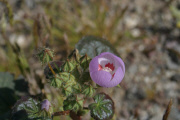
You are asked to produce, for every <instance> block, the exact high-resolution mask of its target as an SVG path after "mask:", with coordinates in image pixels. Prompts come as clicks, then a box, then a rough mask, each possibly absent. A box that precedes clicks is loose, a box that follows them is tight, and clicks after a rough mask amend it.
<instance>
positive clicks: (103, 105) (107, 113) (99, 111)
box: [88, 93, 114, 120]
mask: <svg viewBox="0 0 180 120" xmlns="http://www.w3.org/2000/svg"><path fill="white" fill-rule="evenodd" d="M94 101H95V103H92V104H90V105H89V106H88V107H89V109H90V111H91V117H93V118H94V119H95V120H110V119H111V118H112V117H113V114H114V102H113V100H112V99H111V98H110V97H109V96H108V95H106V94H105V93H99V94H97V95H95V96H94Z"/></svg>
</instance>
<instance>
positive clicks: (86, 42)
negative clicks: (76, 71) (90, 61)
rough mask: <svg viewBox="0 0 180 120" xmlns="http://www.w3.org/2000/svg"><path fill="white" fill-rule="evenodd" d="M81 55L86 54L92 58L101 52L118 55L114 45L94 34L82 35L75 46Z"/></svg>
mask: <svg viewBox="0 0 180 120" xmlns="http://www.w3.org/2000/svg"><path fill="white" fill-rule="evenodd" d="M75 48H76V49H78V50H79V53H80V54H81V55H85V54H87V55H88V56H89V57H91V58H94V57H95V56H97V55H99V54H100V53H102V52H111V53H114V54H116V55H118V53H117V51H116V49H115V48H114V46H112V45H111V44H110V43H109V42H108V41H106V40H105V39H103V38H99V37H94V36H85V37H83V38H82V39H81V40H80V41H79V42H78V43H77V44H76V46H75Z"/></svg>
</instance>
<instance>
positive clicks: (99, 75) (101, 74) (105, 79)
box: [90, 71, 112, 87]
mask: <svg viewBox="0 0 180 120" xmlns="http://www.w3.org/2000/svg"><path fill="white" fill-rule="evenodd" d="M90 76H91V79H92V80H93V81H94V82H95V83H96V84H98V85H100V86H102V87H108V83H109V82H110V81H111V78H112V75H111V74H110V73H109V72H106V71H94V72H90Z"/></svg>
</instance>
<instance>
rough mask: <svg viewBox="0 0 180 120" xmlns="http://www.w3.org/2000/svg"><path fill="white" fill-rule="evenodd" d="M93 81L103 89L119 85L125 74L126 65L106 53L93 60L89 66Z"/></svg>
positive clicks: (114, 56)
mask: <svg viewBox="0 0 180 120" xmlns="http://www.w3.org/2000/svg"><path fill="white" fill-rule="evenodd" d="M89 71H90V76H91V79H92V80H93V81H94V82H95V83H97V84H98V85H100V86H102V87H114V86H116V85H118V84H119V83H120V82H121V81H122V79H123V77H124V74H125V65H124V62H123V61H122V59H121V58H119V57H117V56H116V55H114V54H112V53H109V52H104V53H101V54H100V55H98V56H96V57H95V58H93V59H92V60H91V62H90V64H89Z"/></svg>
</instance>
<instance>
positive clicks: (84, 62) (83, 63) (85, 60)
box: [80, 54, 91, 70]
mask: <svg viewBox="0 0 180 120" xmlns="http://www.w3.org/2000/svg"><path fill="white" fill-rule="evenodd" d="M90 61H91V58H89V57H88V56H87V55H86V54H85V55H83V56H82V57H81V58H80V65H81V67H82V68H83V69H84V70H86V69H87V68H89V63H90Z"/></svg>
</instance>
